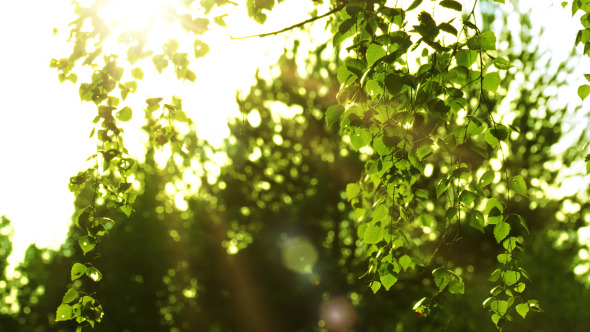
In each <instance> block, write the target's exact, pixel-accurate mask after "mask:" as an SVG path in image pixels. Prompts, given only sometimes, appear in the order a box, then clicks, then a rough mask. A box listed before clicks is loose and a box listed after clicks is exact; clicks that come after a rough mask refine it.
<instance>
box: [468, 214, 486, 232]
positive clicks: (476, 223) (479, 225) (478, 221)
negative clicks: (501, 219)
mask: <svg viewBox="0 0 590 332" xmlns="http://www.w3.org/2000/svg"><path fill="white" fill-rule="evenodd" d="M469 225H470V226H471V227H473V228H475V229H479V230H480V231H481V232H482V233H483V227H484V219H483V214H482V213H481V212H479V211H476V210H474V211H471V218H470V220H469Z"/></svg>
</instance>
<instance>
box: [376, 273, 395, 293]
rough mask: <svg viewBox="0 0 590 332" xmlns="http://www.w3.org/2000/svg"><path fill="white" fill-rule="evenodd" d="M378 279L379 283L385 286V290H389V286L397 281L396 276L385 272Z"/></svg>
mask: <svg viewBox="0 0 590 332" xmlns="http://www.w3.org/2000/svg"><path fill="white" fill-rule="evenodd" d="M379 280H381V284H383V287H385V289H386V290H389V289H390V288H391V286H393V285H394V284H395V283H396V282H397V277H396V276H394V275H393V274H386V275H382V276H381V277H380V278H379Z"/></svg>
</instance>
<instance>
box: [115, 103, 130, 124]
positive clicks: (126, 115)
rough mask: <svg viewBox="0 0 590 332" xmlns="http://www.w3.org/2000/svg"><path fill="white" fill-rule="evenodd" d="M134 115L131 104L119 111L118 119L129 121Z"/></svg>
mask: <svg viewBox="0 0 590 332" xmlns="http://www.w3.org/2000/svg"><path fill="white" fill-rule="evenodd" d="M132 116H133V111H132V110H131V108H129V106H125V107H123V108H122V109H121V110H120V111H118V112H117V120H119V121H123V122H127V121H129V120H131V117H132Z"/></svg>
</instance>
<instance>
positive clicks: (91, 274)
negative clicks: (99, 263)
mask: <svg viewBox="0 0 590 332" xmlns="http://www.w3.org/2000/svg"><path fill="white" fill-rule="evenodd" d="M86 276H88V278H90V279H92V281H94V282H99V281H101V280H102V273H100V271H99V270H98V269H97V268H95V267H89V268H88V269H86Z"/></svg>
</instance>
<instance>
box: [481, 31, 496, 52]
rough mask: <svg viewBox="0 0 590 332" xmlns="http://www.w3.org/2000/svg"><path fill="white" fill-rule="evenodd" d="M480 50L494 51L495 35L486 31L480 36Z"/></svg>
mask: <svg viewBox="0 0 590 332" xmlns="http://www.w3.org/2000/svg"><path fill="white" fill-rule="evenodd" d="M480 38H481V49H482V50H484V51H493V50H495V49H496V34H495V33H494V32H493V31H491V30H488V31H486V32H484V33H482V34H481V36H480Z"/></svg>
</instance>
